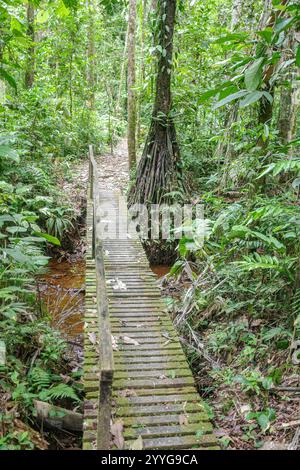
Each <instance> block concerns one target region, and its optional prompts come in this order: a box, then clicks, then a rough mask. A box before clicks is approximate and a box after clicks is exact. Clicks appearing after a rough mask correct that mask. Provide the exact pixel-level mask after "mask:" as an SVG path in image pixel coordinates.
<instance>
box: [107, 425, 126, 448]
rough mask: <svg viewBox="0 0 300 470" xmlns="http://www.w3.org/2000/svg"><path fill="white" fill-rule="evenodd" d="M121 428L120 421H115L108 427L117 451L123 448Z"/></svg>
mask: <svg viewBox="0 0 300 470" xmlns="http://www.w3.org/2000/svg"><path fill="white" fill-rule="evenodd" d="M123 427H124V426H123V421H122V420H121V419H117V420H116V421H115V422H114V423H113V424H112V425H111V427H110V432H111V434H112V435H113V443H114V444H115V445H116V446H117V448H118V449H123V448H124V437H123Z"/></svg>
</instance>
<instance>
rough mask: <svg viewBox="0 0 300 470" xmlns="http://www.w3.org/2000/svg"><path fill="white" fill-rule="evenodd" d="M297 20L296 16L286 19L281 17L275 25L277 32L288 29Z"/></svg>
mask: <svg viewBox="0 0 300 470" xmlns="http://www.w3.org/2000/svg"><path fill="white" fill-rule="evenodd" d="M294 21H295V17H291V18H285V19H279V20H277V21H276V25H275V27H274V31H275V33H277V34H278V33H281V31H284V30H285V29H287V28H288V27H289V26H291V24H292V23H293V22H294Z"/></svg>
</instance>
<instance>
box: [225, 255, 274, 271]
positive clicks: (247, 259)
mask: <svg viewBox="0 0 300 470" xmlns="http://www.w3.org/2000/svg"><path fill="white" fill-rule="evenodd" d="M232 264H235V265H236V266H238V267H239V268H240V269H241V270H243V271H254V270H257V269H271V270H273V271H274V270H275V271H281V270H282V266H281V264H280V261H279V259H278V258H276V256H269V255H259V254H258V253H254V254H253V255H250V256H244V257H243V261H234V262H233V263H232Z"/></svg>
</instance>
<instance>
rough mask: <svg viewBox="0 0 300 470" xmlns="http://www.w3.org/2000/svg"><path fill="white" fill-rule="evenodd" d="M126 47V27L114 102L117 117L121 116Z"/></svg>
mask: <svg viewBox="0 0 300 470" xmlns="http://www.w3.org/2000/svg"><path fill="white" fill-rule="evenodd" d="M127 45H128V26H127V30H126V36H125V43H124V50H123V57H122V60H121V71H120V79H119V89H118V96H117V101H116V108H115V109H116V116H117V117H119V116H120V115H121V110H122V106H121V98H122V89H123V86H124V85H123V82H124V77H125V68H126V64H127V58H126V55H127Z"/></svg>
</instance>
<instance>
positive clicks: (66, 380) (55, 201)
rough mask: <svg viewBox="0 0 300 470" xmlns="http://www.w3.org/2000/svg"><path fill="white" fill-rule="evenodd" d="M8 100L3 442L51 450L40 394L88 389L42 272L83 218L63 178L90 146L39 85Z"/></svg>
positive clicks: (0, 277)
mask: <svg viewBox="0 0 300 470" xmlns="http://www.w3.org/2000/svg"><path fill="white" fill-rule="evenodd" d="M7 106H12V103H10V102H9V103H6V105H5V106H3V108H2V112H1V115H0V118H1V121H2V128H3V127H4V128H5V129H6V131H5V132H3V133H2V134H1V136H0V139H1V140H0V152H1V163H0V165H1V182H0V200H1V215H0V227H1V241H0V245H1V268H0V287H1V290H0V296H1V307H0V339H1V342H2V343H1V344H2V345H5V348H6V358H5V359H6V360H5V363H3V364H1V365H0V389H1V397H0V401H1V437H0V448H1V449H28V448H29V449H30V448H34V447H38V448H47V440H43V439H41V438H39V435H38V434H37V433H36V432H35V431H34V428H35V429H39V425H38V423H37V421H36V416H35V407H34V400H36V399H38V400H41V401H46V402H50V403H53V404H62V405H64V406H65V407H67V408H70V407H71V408H73V407H74V406H78V405H80V399H81V396H82V387H81V383H80V376H81V372H80V370H72V367H71V365H70V351H69V346H68V343H67V342H66V341H65V340H64V339H63V337H62V336H61V334H60V333H59V332H58V331H55V329H53V328H52V327H51V326H50V323H49V322H50V317H49V313H48V312H47V311H45V308H44V306H43V303H42V301H41V298H40V297H39V290H38V281H37V276H39V275H41V274H42V273H44V272H45V270H46V269H47V264H48V260H49V256H47V255H48V254H50V252H51V247H52V246H60V245H61V244H62V245H64V244H68V239H69V238H70V237H71V236H72V235H74V231H75V229H76V217H75V214H74V210H73V208H72V206H71V204H70V202H69V201H68V200H66V197H65V195H64V194H63V193H62V191H61V189H60V182H61V181H62V178H63V177H64V178H71V164H72V161H73V160H74V157H75V156H76V155H78V153H79V152H82V151H83V149H82V148H78V145H77V142H76V136H74V141H72V139H71V138H70V129H69V128H68V123H64V121H63V120H62V119H61V117H60V116H59V114H58V113H57V110H56V109H55V108H52V107H51V105H49V102H44V101H43V99H42V97H41V96H37V91H36V90H32V93H26V95H25V96H23V97H22V106H16V109H15V110H14V112H13V113H10V115H9V117H8V116H7V113H6V111H7ZM15 123H17V125H16V124H15ZM66 136H68V139H69V140H68V143H67V145H66V144H65V142H66ZM85 144H86V142H85ZM74 154H75V155H74ZM62 249H63V248H61V250H62ZM3 362H4V361H3Z"/></svg>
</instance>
